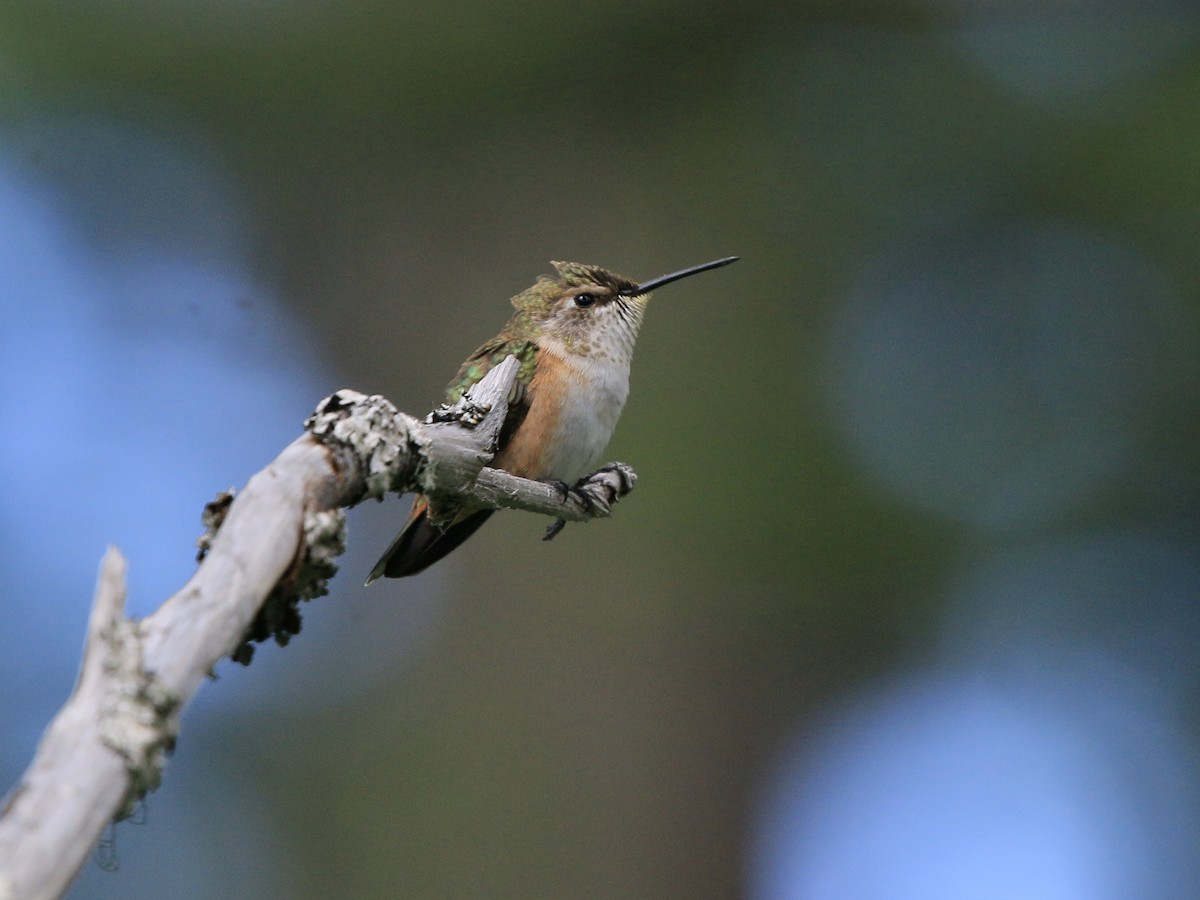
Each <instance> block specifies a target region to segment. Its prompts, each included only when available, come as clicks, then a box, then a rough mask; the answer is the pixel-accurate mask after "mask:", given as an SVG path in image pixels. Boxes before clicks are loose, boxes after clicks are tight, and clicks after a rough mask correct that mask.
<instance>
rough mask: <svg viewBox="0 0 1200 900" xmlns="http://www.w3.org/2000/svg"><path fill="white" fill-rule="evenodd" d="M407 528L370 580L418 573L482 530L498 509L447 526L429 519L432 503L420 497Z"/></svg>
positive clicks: (388, 550) (375, 569) (369, 581)
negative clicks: (443, 526) (420, 499)
mask: <svg viewBox="0 0 1200 900" xmlns="http://www.w3.org/2000/svg"><path fill="white" fill-rule="evenodd" d="M418 503H419V506H418V507H415V508H414V509H413V513H412V517H411V518H410V519H409V520H408V524H407V525H405V526H404V530H403V531H401V532H400V533H399V534H398V535H396V539H395V540H394V541H392V545H391V546H390V547H388V548H387V550H386V551H385V552H384V554H383V556H382V557H380V559H379V562H377V563H375V568H373V569H372V570H371V574H370V575H368V576H367V584H370V583H371V582H372V581H375V580H376V579H378V578H381V577H382V578H403V577H404V576H406V575H416V574H417V573H418V572H421V571H423V570H425V569H427V568H428V567H429V566H431V565H433V564H434V563H435V562H437V561H438V560H439V559H441V558H442V557H443V556H445V555H446V554H447V553H449V552H450V551H451V550H454V549H455V548H456V547H458V545H459V544H461V543H462V542H463V541H465V540H466V539H467V538H469V537H470V536H471V535H473V534H474V533H475V532H476V531H478V530H479V526H480V525H482V524H483V523H484V522H486V521H487V520H488V517H489V516H490V515H491V514H492V513H493V512H495V510H491V509H484V510H480V511H479V512H477V513H472V514H471V515H469V516H467V517H466V518H465V519H463V520H461V521H459V522H454V523H453V524H451V525H448V526H446V528H445V529H442V528H440V527H438V526H437V525H434V524H433V523H432V522H430V521H429V515H428V511H429V506H428V503H424V502H421V501H418Z"/></svg>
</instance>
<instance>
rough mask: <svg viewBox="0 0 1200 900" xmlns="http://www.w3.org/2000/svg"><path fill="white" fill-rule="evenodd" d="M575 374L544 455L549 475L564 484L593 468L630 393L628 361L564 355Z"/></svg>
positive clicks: (598, 461) (598, 460) (597, 463)
mask: <svg viewBox="0 0 1200 900" xmlns="http://www.w3.org/2000/svg"><path fill="white" fill-rule="evenodd" d="M566 365H567V366H569V367H570V369H571V370H572V374H574V375H575V377H574V378H569V379H568V381H567V383H568V385H569V387H568V399H567V402H566V403H565V405H564V407H563V409H562V411H561V412H560V413H559V420H558V426H557V428H556V431H557V433H558V435H559V439H558V440H556V441H554V444H555V447H554V448H553V450H552V452H551V453H549V454H548V455H547V465H546V468H547V471H548V472H549V473H550V477H552V478H558V479H561V480H562V481H565V482H566V483H567V484H574V483H575V482H576V481H577V480H579V478H581V477H582V476H584V475H587V474H589V473H590V472H593V471H595V469H596V467H597V466H598V465H599V464H600V460H601V457H602V456H603V454H604V448H605V447H607V446H608V442H609V439H610V438H611V437H612V434H613V431H614V429H616V427H617V420H618V419H619V418H620V417H621V410H623V409H624V408H625V400H626V398H627V397H628V396H629V364H628V362H627V361H620V362H614V361H612V360H610V359H604V360H597V359H595V358H593V357H579V356H574V357H567V362H566Z"/></svg>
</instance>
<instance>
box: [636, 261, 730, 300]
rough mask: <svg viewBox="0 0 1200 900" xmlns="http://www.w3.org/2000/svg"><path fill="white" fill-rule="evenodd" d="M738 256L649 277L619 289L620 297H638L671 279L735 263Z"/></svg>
mask: <svg viewBox="0 0 1200 900" xmlns="http://www.w3.org/2000/svg"><path fill="white" fill-rule="evenodd" d="M739 259H741V257H740V256H726V257H725V258H724V259H714V260H713V261H712V262H706V263H701V264H700V265H698V266H692V267H691V268H690V269H680V270H679V271H678V272H672V273H671V274H670V275H659V276H658V277H657V278H651V279H650V280H649V281H643V282H642V283H641V284H639V285H637V286H636V287H631V288H626V289H625V290H623V291H621V293H620V296H622V297H640V296H641V295H642V294H648V293H650V292H651V291H652V290H654V289H655V288H660V287H662V286H663V285H664V284H670V283H671V282H672V281H678V280H679V279H680V278H687V277H688V276H689V275H695V274H697V273H699V272H707V271H708V270H709V269H719V268H721V266H727V265H729V264H730V263H735V262H737V261H738V260H739Z"/></svg>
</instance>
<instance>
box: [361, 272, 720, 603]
mask: <svg viewBox="0 0 1200 900" xmlns="http://www.w3.org/2000/svg"><path fill="white" fill-rule="evenodd" d="M737 259H738V257H736V256H727V257H725V258H724V259H718V260H714V261H713V262H709V263H704V264H702V265H699V266H692V267H691V268H688V269H681V270H680V271H678V272H672V273H671V274H669V275H663V276H661V277H659V278H653V279H651V280H650V281H644V282H642V283H641V284H638V283H636V282H633V281H630V280H629V279H627V278H623V277H621V276H620V275H617V274H615V273H613V272H609V271H608V270H607V269H601V268H600V267H599V266H586V265H582V264H580V263H573V262H553V263H551V264H552V265H553V266H554V268H555V269H556V270H557V272H558V276H557V277H554V278H552V277H549V276H546V275H543V276H541V277H540V278H538V280H537V281H536V282H535V283H534V284H533V286H532V287H530V288H528V289H527V290H524V291H522V292H521V293H519V294H517V296H515V297H513V298H512V305H513V306H514V307H515V308H516V310H517V311H516V312H515V313H514V314H513V317H512V318H511V319H509V320H508V324H506V325H505V326H504V328H503V329H502V330H501V332H500V333H499V334H498V335H496V337H494V338H492V340H490V341H488V342H487V343H485V344H484V345H483V346H481V347H480V348H479V349H478V350H476V351H475V352H474V353H472V354H471V355H470V356H469V357H468V358H467V361H466V362H464V363H463V364H462V367H461V368H460V369H459V370H458V375H456V376H455V378H454V381H452V382H451V383H450V386H449V387H448V388H447V390H446V398H447V402H448V403H451V404H453V403H455V402H457V401H458V400H459V398H461V397H462V395H463V394H464V393H465V392H466V391H467V389H468V388H470V387H471V386H472V385H473V384H475V383H477V382H478V381H479V380H480V379H481V378H483V376H484V375H486V374H487V372H488V370H489V369H491V368H492V367H493V366H495V365H499V364H500V363H501V362H503V361H504V359H505V358H506V357H508V356H510V355H512V356H515V357H516V358H517V359H518V360H519V361H520V368H519V369H518V372H517V379H516V382H515V384H514V387H513V391H512V394H511V395H510V397H509V406H508V414H507V416H506V417H505V420H504V424H503V426H502V427H501V429H500V438H499V444H498V446H497V449H496V454H495V456H494V457H493V459H492V466H493V467H495V468H497V469H503V470H504V471H506V472H511V473H512V474H514V475H520V476H521V477H523V478H532V479H535V480H545V481H554V482H556V483H560V484H574V483H575V482H576V481H577V480H578V479H579V478H580V477H581V476H583V475H584V474H586V473H589V472H591V470H592V469H593V468H594V467H595V465H596V463H598V462H599V461H600V454H602V453H603V452H604V448H605V447H606V446H607V445H608V439H609V438H610V437H612V433H613V429H614V428H615V427H616V425H617V419H618V418H619V417H620V415H621V410H622V409H623V408H624V406H625V398H626V397H627V396H628V395H629V364H630V362H631V361H632V359H633V345H634V342H635V341H636V340H637V335H638V329H639V328H640V327H641V324H642V316H643V315H644V314H645V311H646V304H647V303H648V302H649V300H650V296H649V294H650V291H652V290H654V289H655V288H658V287H662V286H663V285H665V284H670V283H671V282H672V281H678V280H679V279H680V278H687V277H688V276H689V275H695V274H696V273H698V272H706V271H708V270H709V269H715V268H718V267H719V266H726V265H729V263H732V262H736V261H737ZM439 512H443V511H439V510H438V509H437V508H436V507H435V508H434V509H432V510H431V509H430V501H429V498H428V497H425V496H420V495H419V496H418V497H417V499H416V502H415V503H414V504H413V508H412V513H411V514H410V515H409V518H408V523H407V524H406V525H405V526H404V529H403V530H402V531H401V532H400V534H399V535H397V536H396V539H395V540H394V541H392V544H391V546H390V547H388V548H387V551H386V552H385V553H384V554H383V557H382V558H381V559H380V560H379V562H378V563H376V564H375V568H373V569H372V570H371V574H370V575H369V576H367V584H370V583H371V582H372V581H375V580H376V579H377V578H380V577H381V576H383V577H387V578H402V577H403V576H405V575H415V574H416V573H417V572H420V571H421V570H423V569H425V568H426V567H427V566H430V565H432V564H433V563H435V562H437V561H438V560H439V559H441V558H442V557H443V556H445V555H446V554H447V553H449V552H450V551H451V550H453V549H454V548H456V547H457V546H458V545H459V544H461V543H462V542H463V541H465V540H466V539H467V538H469V537H470V536H471V535H472V534H474V533H475V531H476V530H477V529H478V528H479V526H480V525H482V524H483V523H484V522H486V521H487V518H488V516H490V515H491V514H492V512H493V510H490V509H482V510H481V509H467V510H462V511H459V512H454V511H453V510H451V511H450V514H449V515H448V516H446V514H445V513H444V512H443V515H439ZM443 518H448V521H442V519H443Z"/></svg>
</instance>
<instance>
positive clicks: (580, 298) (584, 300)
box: [573, 294, 596, 309]
mask: <svg viewBox="0 0 1200 900" xmlns="http://www.w3.org/2000/svg"><path fill="white" fill-rule="evenodd" d="M573 302H574V303H575V305H576V306H578V307H579V308H581V309H587V308H588V307H589V306H591V305H592V304H593V303H595V302H596V298H595V297H593V296H592V295H591V294H576V295H575V296H574V298H573Z"/></svg>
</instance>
